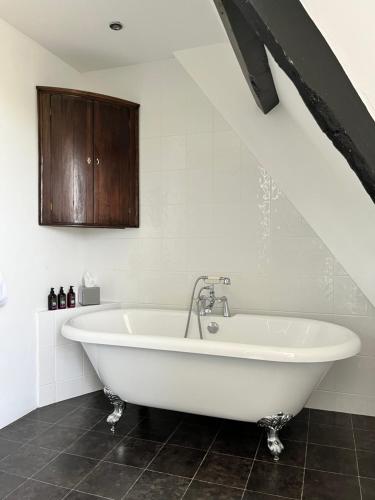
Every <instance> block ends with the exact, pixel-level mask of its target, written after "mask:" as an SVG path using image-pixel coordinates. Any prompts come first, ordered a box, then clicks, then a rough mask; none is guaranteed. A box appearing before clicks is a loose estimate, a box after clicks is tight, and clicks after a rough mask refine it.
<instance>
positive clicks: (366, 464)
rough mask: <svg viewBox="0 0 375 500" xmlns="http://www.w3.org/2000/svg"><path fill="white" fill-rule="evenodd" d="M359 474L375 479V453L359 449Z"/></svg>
mask: <svg viewBox="0 0 375 500" xmlns="http://www.w3.org/2000/svg"><path fill="white" fill-rule="evenodd" d="M357 459H358V469H359V475H360V476H363V477H370V478H373V479H375V453H374V452H370V451H362V450H357Z"/></svg>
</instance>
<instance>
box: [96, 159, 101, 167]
mask: <svg viewBox="0 0 375 500" xmlns="http://www.w3.org/2000/svg"><path fill="white" fill-rule="evenodd" d="M99 165H100V160H99V158H97V159H96V166H97V167H99Z"/></svg>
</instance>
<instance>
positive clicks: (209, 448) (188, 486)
mask: <svg viewBox="0 0 375 500" xmlns="http://www.w3.org/2000/svg"><path fill="white" fill-rule="evenodd" d="M222 428H223V424H221V425H220V426H219V428H218V430H217V432H216V434H215V436H214V438H213V439H212V442H211V444H210V446H209V447H208V448H207V451H206V453H205V454H204V456H203V458H202V460H201V462H200V464H199V465H198V467H197V470H196V471H195V474H194V475H193V477H192V478H191V480H190V483H189V484H188V485H187V487H186V490H185V492H184V494H183V495H182V497H181V500H182V499H183V498H184V497H185V495H186V493H187V491H188V489H189V488H190V486H191V484H192V482H193V481H194V479H195V478H196V477H197V474H198V472H199V469H200V468H201V467H202V464H203V462H204V461H205V460H206V458H207V456H208V454H209V452H210V451H211V448H212V447H213V445H214V443H215V441H216V438H217V436H218V435H219V432H220V431H221V429H222Z"/></svg>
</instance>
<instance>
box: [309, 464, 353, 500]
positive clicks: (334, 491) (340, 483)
mask: <svg viewBox="0 0 375 500" xmlns="http://www.w3.org/2000/svg"><path fill="white" fill-rule="evenodd" d="M360 498H361V497H360V491H359V483H358V478H357V477H354V476H344V475H343V474H333V473H331V472H321V471H313V470H308V469H306V472H305V482H304V489H303V500H338V499H339V500H360Z"/></svg>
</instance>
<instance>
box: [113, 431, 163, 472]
mask: <svg viewBox="0 0 375 500" xmlns="http://www.w3.org/2000/svg"><path fill="white" fill-rule="evenodd" d="M161 446H162V444H161V443H158V442H155V441H146V440H144V439H137V438H130V437H129V438H126V439H125V440H124V441H122V442H121V443H120V444H119V445H117V446H116V448H115V449H114V450H112V451H111V452H110V453H109V454H108V455H107V456H106V457H105V460H108V461H110V462H115V463H118V464H123V465H132V466H134V467H146V465H148V464H149V463H150V462H151V460H152V459H153V458H154V456H155V455H156V453H157V452H158V451H159V450H160V447H161Z"/></svg>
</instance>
